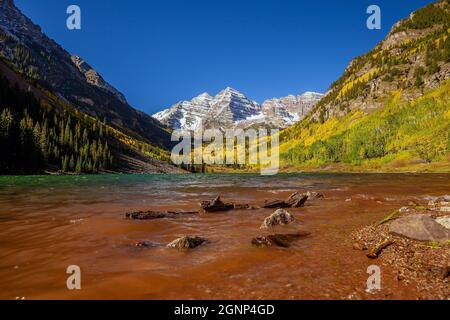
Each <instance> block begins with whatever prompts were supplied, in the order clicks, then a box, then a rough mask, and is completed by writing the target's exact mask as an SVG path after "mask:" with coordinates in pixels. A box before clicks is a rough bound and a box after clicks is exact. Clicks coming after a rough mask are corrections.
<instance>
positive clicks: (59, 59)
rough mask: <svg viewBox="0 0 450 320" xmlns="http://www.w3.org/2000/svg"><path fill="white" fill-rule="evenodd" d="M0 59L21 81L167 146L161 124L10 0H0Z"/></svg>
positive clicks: (143, 139)
mask: <svg viewBox="0 0 450 320" xmlns="http://www.w3.org/2000/svg"><path fill="white" fill-rule="evenodd" d="M0 58H1V59H2V60H3V61H4V62H5V63H7V64H8V65H9V66H10V67H11V68H13V69H14V70H15V71H16V72H17V73H19V74H21V75H22V77H24V78H25V79H27V81H30V82H32V83H33V84H34V85H35V86H39V87H42V88H45V89H47V90H49V91H52V92H54V93H55V94H56V95H57V96H60V97H61V98H63V99H65V100H67V102H69V103H71V104H72V105H73V106H74V107H75V108H77V109H79V110H80V111H82V112H85V113H87V114H89V115H91V116H93V117H96V118H99V119H102V121H103V122H105V123H108V124H109V125H111V126H113V127H115V128H116V129H119V130H121V131H123V132H124V133H126V134H127V135H129V136H131V137H133V138H136V139H139V140H142V141H145V142H147V143H151V144H154V145H156V146H159V147H170V145H171V142H170V134H169V132H168V129H167V128H166V127H164V126H163V125H162V124H160V123H159V122H158V121H156V120H155V119H153V118H152V117H150V116H148V115H146V114H145V113H143V112H140V111H138V110H136V109H134V108H132V107H131V106H130V105H129V104H128V103H127V102H126V99H125V97H124V96H123V95H122V94H121V93H120V92H119V91H118V90H116V89H115V88H113V87H112V86H111V85H110V84H108V83H107V82H106V81H105V80H104V79H103V78H102V77H101V76H100V75H99V74H98V73H97V72H96V71H95V70H93V69H92V67H90V66H89V65H88V64H87V63H86V62H85V61H83V60H82V59H81V58H80V57H76V56H71V55H70V54H69V53H68V52H67V51H66V50H64V49H63V48H62V47H61V46H60V45H58V44H57V43H56V42H55V41H53V40H52V39H50V38H48V37H47V36H46V35H45V34H44V33H42V31H41V28H40V27H39V26H37V25H35V24H34V23H33V22H32V21H31V20H30V19H29V18H27V17H26V16H24V15H23V14H22V13H21V12H20V10H19V9H18V8H17V7H16V6H15V5H14V3H13V1H12V0H0Z"/></svg>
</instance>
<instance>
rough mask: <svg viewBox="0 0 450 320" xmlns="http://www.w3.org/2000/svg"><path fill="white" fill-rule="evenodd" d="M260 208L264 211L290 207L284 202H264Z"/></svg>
mask: <svg viewBox="0 0 450 320" xmlns="http://www.w3.org/2000/svg"><path fill="white" fill-rule="evenodd" d="M262 207H263V208H264V209H282V208H289V207H290V205H288V204H287V203H286V202H285V201H284V200H266V201H265V202H264V204H263V206H262Z"/></svg>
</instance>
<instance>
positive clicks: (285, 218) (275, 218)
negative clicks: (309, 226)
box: [261, 209, 295, 229]
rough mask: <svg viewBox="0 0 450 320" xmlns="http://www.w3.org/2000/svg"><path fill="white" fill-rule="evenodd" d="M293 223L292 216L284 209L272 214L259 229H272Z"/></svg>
mask: <svg viewBox="0 0 450 320" xmlns="http://www.w3.org/2000/svg"><path fill="white" fill-rule="evenodd" d="M294 221H295V218H294V216H293V215H291V214H290V213H289V212H288V211H286V210H284V209H278V210H277V211H275V212H274V213H272V214H271V215H270V216H269V217H267V218H266V219H264V222H263V224H262V225H261V229H268V228H273V227H276V226H284V225H287V224H290V223H292V222H294Z"/></svg>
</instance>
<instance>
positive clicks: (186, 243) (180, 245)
mask: <svg viewBox="0 0 450 320" xmlns="http://www.w3.org/2000/svg"><path fill="white" fill-rule="evenodd" d="M205 242H207V240H206V239H204V238H201V237H197V236H195V237H189V236H185V237H181V238H178V239H176V240H174V241H172V242H171V243H169V244H168V245H167V247H168V248H175V249H194V248H196V247H198V246H201V245H202V244H204V243H205Z"/></svg>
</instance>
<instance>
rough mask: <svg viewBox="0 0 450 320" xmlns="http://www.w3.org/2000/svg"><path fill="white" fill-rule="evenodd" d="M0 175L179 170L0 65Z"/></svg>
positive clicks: (159, 153) (163, 154) (157, 152)
mask: <svg viewBox="0 0 450 320" xmlns="http://www.w3.org/2000/svg"><path fill="white" fill-rule="evenodd" d="M0 75H1V77H0V150H2V152H1V154H0V174H35V173H43V172H44V171H52V172H63V173H68V172H71V173H98V172H127V173H149V172H161V173H163V172H181V170H179V169H177V168H175V167H173V166H171V165H169V163H168V161H169V153H168V152H167V151H165V150H163V149H160V148H158V147H154V146H152V145H149V144H148V143H145V142H142V141H139V140H136V139H134V138H132V137H130V136H128V135H126V134H124V133H122V132H121V131H119V130H117V129H115V128H113V127H111V126H109V125H108V124H106V123H104V122H103V121H101V120H99V119H98V118H94V117H91V116H89V115H88V114H85V113H83V112H81V111H79V110H78V109H76V108H74V107H72V106H71V105H70V104H69V103H67V102H66V101H64V100H62V99H61V98H58V97H57V96H55V95H54V94H52V93H51V92H49V91H46V90H42V89H38V88H36V87H34V86H32V85H29V84H28V83H27V82H26V81H24V80H23V79H22V78H21V77H20V76H19V75H17V74H15V73H14V71H12V70H11V69H9V68H8V67H7V66H6V65H3V64H2V63H0Z"/></svg>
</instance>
